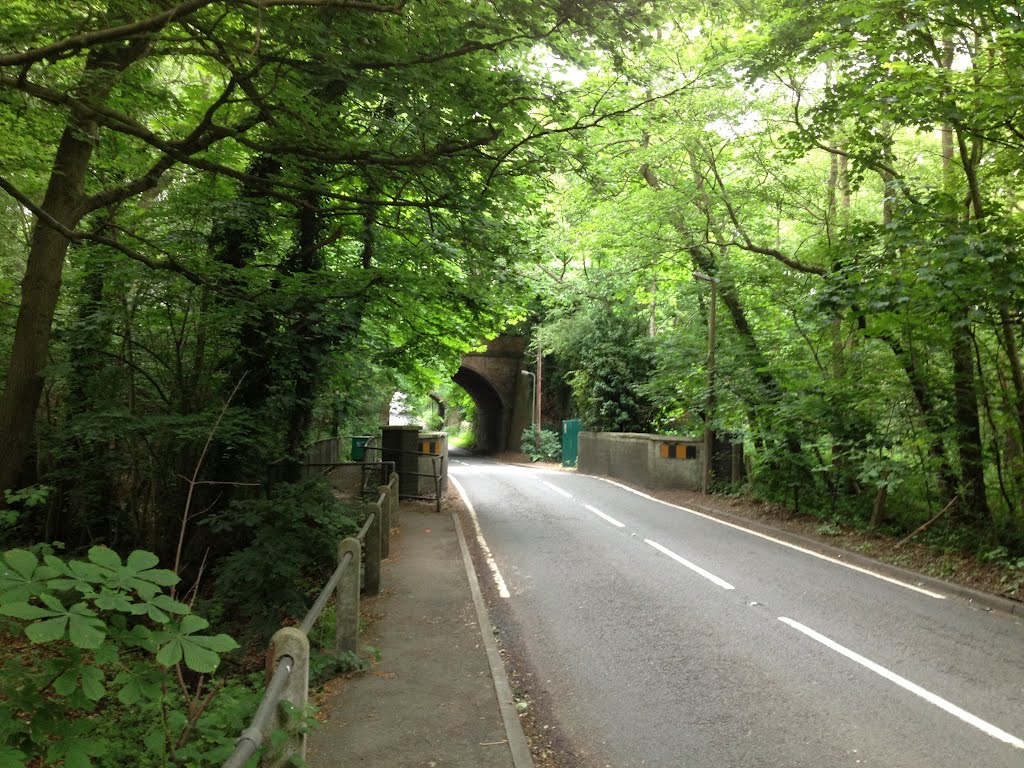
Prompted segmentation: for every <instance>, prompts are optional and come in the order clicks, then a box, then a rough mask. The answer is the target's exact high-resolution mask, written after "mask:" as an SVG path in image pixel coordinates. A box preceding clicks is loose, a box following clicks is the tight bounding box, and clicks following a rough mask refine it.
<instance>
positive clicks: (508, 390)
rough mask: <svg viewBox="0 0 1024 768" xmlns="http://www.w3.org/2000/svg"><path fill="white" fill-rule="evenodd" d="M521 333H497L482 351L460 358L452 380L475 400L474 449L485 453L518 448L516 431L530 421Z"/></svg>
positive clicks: (523, 346)
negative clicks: (518, 334) (524, 382)
mask: <svg viewBox="0 0 1024 768" xmlns="http://www.w3.org/2000/svg"><path fill="white" fill-rule="evenodd" d="M524 349H525V342H524V340H523V338H522V337H521V336H499V337H498V338H496V339H492V340H491V341H490V342H488V344H487V349H486V350H485V351H483V352H474V353H471V354H468V355H466V356H465V357H464V358H462V365H461V367H460V368H459V370H458V371H457V372H456V373H455V375H454V376H452V381H454V382H455V383H456V384H458V385H459V386H460V387H462V388H463V389H464V390H466V392H467V393H468V394H469V396H470V397H471V398H473V402H474V403H476V412H477V418H476V423H475V425H474V429H475V431H476V444H477V448H478V449H479V450H482V451H486V452H488V453H499V452H501V451H505V450H508V449H510V448H513V449H518V447H519V446H518V442H519V437H518V436H519V434H521V432H522V430H523V429H524V428H525V427H526V426H527V425H529V423H530V413H529V409H530V404H529V403H528V402H526V403H524V402H523V398H524V395H525V397H526V398H529V391H528V387H527V388H525V389H524V386H523V379H526V378H527V377H525V376H523V374H522V370H523V351H524Z"/></svg>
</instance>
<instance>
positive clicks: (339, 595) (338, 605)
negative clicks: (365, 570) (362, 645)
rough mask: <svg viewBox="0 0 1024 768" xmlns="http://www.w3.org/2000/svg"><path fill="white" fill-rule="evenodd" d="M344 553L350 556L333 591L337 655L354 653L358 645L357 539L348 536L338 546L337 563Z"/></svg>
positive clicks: (359, 551) (359, 550)
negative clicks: (346, 566)
mask: <svg viewBox="0 0 1024 768" xmlns="http://www.w3.org/2000/svg"><path fill="white" fill-rule="evenodd" d="M346 553H351V554H352V562H351V563H349V566H348V568H346V569H345V570H344V571H343V572H342V574H341V578H340V579H338V586H337V587H335V589H334V602H335V617H334V647H335V652H336V654H337V655H341V654H342V653H346V652H348V653H355V652H356V647H357V646H358V643H359V567H360V565H361V560H362V547H361V546H360V544H359V539H357V538H356V537H355V536H349V537H348V538H347V539H342V540H341V543H339V544H338V562H339V563H340V562H341V559H342V558H343V557H344V556H345V554H346Z"/></svg>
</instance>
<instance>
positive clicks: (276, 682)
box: [222, 494, 385, 768]
mask: <svg viewBox="0 0 1024 768" xmlns="http://www.w3.org/2000/svg"><path fill="white" fill-rule="evenodd" d="M384 498H385V495H384V494H381V495H380V497H378V499H377V503H378V505H379V504H380V503H381V499H384ZM376 517H377V516H376V513H373V512H371V513H370V514H369V516H368V517H367V518H366V522H365V523H363V527H362V528H361V529H360V530H359V533H357V534H356V538H357V539H358V540H359V542H360V543H362V542H363V541H364V540H365V539H366V534H367V532H368V531H369V530H370V526H371V525H373V521H374V520H375V519H376ZM352 560H353V557H352V553H351V552H346V553H345V554H344V555H343V556H342V558H341V561H340V562H339V563H338V566H337V567H336V568H335V569H334V573H332V574H331V578H330V579H328V580H327V584H326V585H325V586H324V588H323V589H322V590H321V591H320V595H319V596H318V597H317V599H316V602H314V603H313V605H312V607H311V608H310V609H309V611H307V613H306V616H305V618H304V619H303V620H302V623H301V624H299V627H298V628H299V630H300V631H301V632H302V633H303V634H304V635H307V636H308V635H309V632H310V630H311V629H313V625H314V624H316V621H317V619H319V618H320V614H322V613H323V610H324V607H325V606H326V605H327V602H328V601H329V600H330V599H331V594H332V593H333V592H334V589H335V587H337V586H338V582H339V581H340V580H341V577H342V575H343V574H344V573H345V569H346V568H347V567H348V566H349V564H350V563H351V562H352ZM294 665H295V660H294V659H293V658H292V657H291V656H282V657H281V658H280V659H278V664H277V669H275V670H274V674H273V676H272V677H271V678H270V682H269V683H267V689H266V691H265V692H264V694H263V699H262V700H261V701H260V705H259V707H257V708H256V714H255V715H253V717H252V720H251V721H250V723H249V727H248V728H246V729H245V730H244V731H242V735H241V736H239V737H238V740H237V741H236V742H235V751H234V752H232V753H231V756H230V757H228V759H227V760H226V761H225V762H224V764H223V766H222V768H243V767H244V766H245V764H246V762H247V761H248V760H249V758H250V757H252V756H253V755H254V754H256V750H257V749H259V748H260V746H261V745H262V744H263V729H264V727H265V726H266V725H267V722H268V721H269V720H270V718H271V717H273V715H274V708H275V707H276V706H277V704H278V702H279V701H280V698H281V692H282V691H283V690H284V688H285V686H286V685H287V684H288V678H289V677H290V676H291V673H292V669H293V667H294Z"/></svg>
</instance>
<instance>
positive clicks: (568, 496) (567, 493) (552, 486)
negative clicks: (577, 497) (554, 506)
mask: <svg viewBox="0 0 1024 768" xmlns="http://www.w3.org/2000/svg"><path fill="white" fill-rule="evenodd" d="M541 482H542V483H543V484H544V485H546V486H547V487H548V488H550V489H551V490H552V491H555V492H556V493H560V494H562V495H563V496H565V498H567V499H571V498H572V494H571V493H569V492H568V491H563V490H562V489H561V488H559V487H558V486H557V485H555V484H554V483H549V482H548V481H547V480H541Z"/></svg>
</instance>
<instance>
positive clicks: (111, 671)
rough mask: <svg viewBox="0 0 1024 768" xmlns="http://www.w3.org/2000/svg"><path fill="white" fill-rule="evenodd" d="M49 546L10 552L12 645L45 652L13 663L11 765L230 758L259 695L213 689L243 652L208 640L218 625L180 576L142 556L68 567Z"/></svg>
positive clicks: (6, 741) (7, 760) (6, 559)
mask: <svg viewBox="0 0 1024 768" xmlns="http://www.w3.org/2000/svg"><path fill="white" fill-rule="evenodd" d="M38 549H41V550H42V552H43V554H42V556H41V557H40V555H38V554H36V553H35V552H32V551H29V550H25V549H12V550H9V551H7V552H5V553H4V554H3V562H2V565H3V569H2V571H0V614H2V615H4V616H8V617H12V618H13V619H14V620H15V621H12V622H7V626H6V627H5V634H7V635H9V636H8V637H7V638H6V639H5V643H6V645H7V646H8V647H9V648H10V647H15V648H16V647H18V646H19V645H21V644H22V643H23V642H24V641H25V640H27V641H28V642H29V643H31V644H33V645H37V646H45V648H43V649H40V650H37V651H36V652H33V653H15V654H11V655H10V656H9V657H7V658H5V659H3V661H2V668H0V675H2V676H3V679H4V699H3V701H2V702H0V764H3V765H20V764H22V763H24V762H31V763H32V764H45V765H56V764H63V765H65V766H67V767H68V768H86V767H87V766H90V765H92V761H93V758H100V757H102V758H103V763H104V764H108V765H119V764H128V763H129V762H130V763H131V764H133V765H139V766H165V765H168V764H171V763H190V764H198V763H209V762H211V761H214V762H217V761H221V760H223V759H225V758H226V757H227V754H230V750H231V748H232V747H231V744H232V740H233V738H234V737H235V736H236V735H237V733H238V732H239V731H240V730H241V728H242V727H243V726H244V716H245V714H246V713H251V711H252V709H253V708H254V707H255V701H256V699H255V694H250V693H249V692H248V691H247V690H245V689H244V688H242V687H241V686H237V685H236V686H233V687H232V688H231V690H230V693H229V694H227V695H223V694H224V693H225V689H224V688H223V687H222V688H213V689H209V690H207V689H208V686H206V678H205V676H206V675H209V674H212V673H214V672H215V671H216V670H217V667H218V666H219V663H220V659H221V654H223V653H225V652H227V651H231V650H233V649H234V648H236V647H237V644H236V643H235V641H234V640H232V639H231V638H230V637H229V636H227V635H224V634H216V635H211V634H206V633H205V630H206V629H207V628H208V627H209V623H208V622H207V621H206V620H205V619H203V618H202V617H200V616H197V615H196V614H194V613H193V612H192V609H191V608H190V607H189V606H188V605H186V604H184V603H182V602H179V601H178V600H176V599H175V598H174V596H173V591H171V592H168V591H165V590H166V589H168V588H173V587H174V586H175V585H176V584H177V582H178V576H177V575H176V574H175V573H173V572H172V571H168V570H163V569H159V568H156V565H157V563H158V559H157V556H156V555H154V554H153V553H151V552H145V551H142V550H137V551H135V552H132V553H131V554H130V555H129V556H128V558H127V560H124V561H122V560H121V558H120V556H119V555H118V554H117V553H116V552H114V551H113V550H111V549H108V548H106V547H93V548H92V549H90V550H89V552H88V558H87V559H86V560H67V561H65V560H63V559H61V558H60V557H57V556H55V555H54V554H53V551H52V548H50V547H47V546H45V545H43V546H41V547H39V548H38ZM21 638H24V640H22V639H21ZM187 680H192V681H194V682H193V683H192V684H190V683H188V682H186V681H187ZM211 691H212V692H211ZM214 693H220V694H222V695H219V696H215V695H213V694H214Z"/></svg>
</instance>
